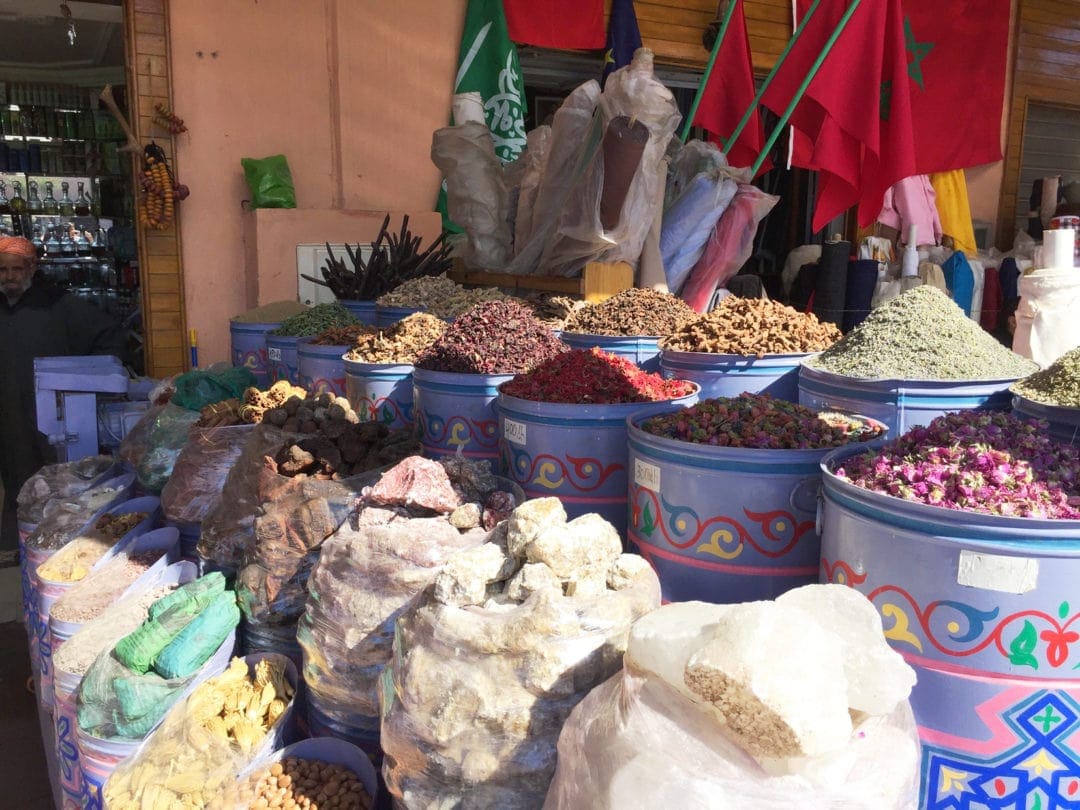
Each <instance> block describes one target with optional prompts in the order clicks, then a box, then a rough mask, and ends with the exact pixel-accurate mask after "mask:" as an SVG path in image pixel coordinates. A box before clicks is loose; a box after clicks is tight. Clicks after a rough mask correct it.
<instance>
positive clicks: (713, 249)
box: [681, 183, 780, 312]
mask: <svg viewBox="0 0 1080 810" xmlns="http://www.w3.org/2000/svg"><path fill="white" fill-rule="evenodd" d="M779 201H780V198H779V197H776V196H773V195H772V194H766V193H765V192H764V191H762V190H761V189H759V188H758V187H757V186H752V185H750V184H749V183H740V184H739V187H738V191H736V192H735V196H734V197H733V198H732V199H731V202H730V204H729V205H728V206H727V207H726V208H725V209H724V212H723V214H721V215H720V219H719V220H718V221H717V222H716V227H714V228H713V230H712V233H711V235H710V236H709V238H708V240H707V241H706V243H705V250H704V251H703V252H702V254H701V257H700V258H699V259H698V261H697V263H696V264H695V265H693V268H692V269H691V270H690V271H689V275H688V276H687V278H686V283H685V285H684V287H683V289H682V293H681V295H682V299H683V300H684V301H686V303H687V304H689V305H690V306H691V307H692V308H693V309H694V310H696V311H697V312H706V311H708V308H709V303H710V302H711V301H712V297H713V293H714V292H716V289H717V288H718V287H723V286H724V285H725V284H727V283H728V281H730V280H731V279H732V277H734V276H735V274H736V273H738V272H739V270H740V269H741V268H742V266H743V265H744V264H746V262H747V260H748V259H749V258H750V256H751V254H752V253H753V252H754V236H755V235H756V234H757V229H758V223H759V222H761V220H762V219H764V218H765V216H766V214H768V213H769V212H770V211H771V210H772V209H773V206H775V205H776V203H777V202H779Z"/></svg>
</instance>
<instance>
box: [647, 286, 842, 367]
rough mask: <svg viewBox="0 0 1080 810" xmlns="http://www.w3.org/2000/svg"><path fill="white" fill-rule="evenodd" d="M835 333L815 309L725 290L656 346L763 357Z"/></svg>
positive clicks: (823, 345) (824, 342)
mask: <svg viewBox="0 0 1080 810" xmlns="http://www.w3.org/2000/svg"><path fill="white" fill-rule="evenodd" d="M839 339H840V330H839V329H837V328H836V327H835V326H834V325H833V324H831V323H822V322H821V321H819V320H818V319H817V317H816V316H815V315H811V314H808V313H805V312H799V311H798V310H796V309H792V308H791V307H788V306H784V305H783V304H781V303H779V302H777V301H770V300H768V299H766V298H736V297H735V296H729V297H727V298H725V299H724V300H723V301H721V302H720V305H719V306H718V307H717V308H716V309H714V310H712V312H708V313H706V314H705V315H701V316H697V317H695V319H694V320H692V321H690V322H689V323H687V324H685V325H684V326H682V327H681V328H680V329H678V330H676V331H675V332H674V333H672V335H671V336H670V337H668V338H666V339H665V340H663V341H661V343H660V346H661V348H664V349H671V350H673V351H677V352H708V353H711V354H738V355H742V356H744V357H763V356H764V355H767V354H807V353H810V352H820V351H821V350H822V349H827V348H829V347H830V346H832V345H833V344H834V343H835V342H836V341H838V340H839Z"/></svg>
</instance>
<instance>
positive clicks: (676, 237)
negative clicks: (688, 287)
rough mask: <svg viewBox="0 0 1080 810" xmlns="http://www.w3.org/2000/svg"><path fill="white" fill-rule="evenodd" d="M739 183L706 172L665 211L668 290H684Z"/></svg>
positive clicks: (662, 240) (664, 255)
mask: <svg viewBox="0 0 1080 810" xmlns="http://www.w3.org/2000/svg"><path fill="white" fill-rule="evenodd" d="M738 187H739V186H738V183H736V182H735V181H734V180H732V179H731V178H730V177H726V176H724V175H722V174H718V173H713V172H703V173H701V174H699V175H697V177H695V178H694V179H693V180H691V181H690V184H689V185H688V186H687V187H686V190H685V191H683V193H682V194H680V195H679V197H678V198H677V199H676V200H675V201H674V202H673V203H672V204H671V207H670V208H668V210H667V211H665V212H664V222H663V225H662V227H661V231H660V258H661V259H662V260H663V262H664V274H665V275H666V276H667V285H668V289H669V290H674V291H681V290H682V288H683V285H684V284H686V280H687V278H688V277H689V276H690V272H691V270H693V268H694V265H695V264H696V263H697V261H698V259H700V258H701V254H702V253H703V252H704V250H705V244H706V243H707V242H708V241H709V236H710V235H711V234H712V233H713V230H714V228H715V226H716V223H717V221H718V220H719V219H720V217H721V215H722V214H723V213H724V210H725V209H726V208H727V207H728V205H729V204H730V203H731V201H732V199H733V198H734V197H735V192H736V191H737V190H738Z"/></svg>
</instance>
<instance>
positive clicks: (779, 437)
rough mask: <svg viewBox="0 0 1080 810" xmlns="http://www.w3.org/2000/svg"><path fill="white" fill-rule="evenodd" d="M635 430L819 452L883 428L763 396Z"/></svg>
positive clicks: (715, 402) (704, 404)
mask: <svg viewBox="0 0 1080 810" xmlns="http://www.w3.org/2000/svg"><path fill="white" fill-rule="evenodd" d="M641 429H642V430H644V431H645V432H646V433H652V434H653V435H655V436H662V437H664V438H665V439H677V440H678V441H683V442H693V443H694V444H711V445H715V446H717V447H746V448H753V449H756V450H823V449H827V448H830V447H840V446H841V445H845V444H851V443H852V442H868V441H871V440H873V439H876V438H878V437H879V436H881V435H882V433H883V432H884V430H885V426H884V425H882V424H880V423H877V422H868V421H866V420H865V419H859V418H856V417H853V416H847V415H845V414H840V413H829V412H822V413H815V412H814V411H812V410H810V409H809V408H806V407H803V406H802V405H796V404H795V403H794V402H787V401H785V400H782V399H773V398H772V397H770V396H769V395H768V394H740V395H739V396H737V397H717V398H715V399H706V400H702V401H701V402H699V403H697V404H696V405H693V406H691V407H689V408H684V409H683V410H681V411H675V412H674V413H668V414H663V415H662V416H653V417H651V418H649V419H646V420H645V421H644V422H642V423H641Z"/></svg>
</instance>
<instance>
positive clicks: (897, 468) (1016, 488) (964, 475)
mask: <svg viewBox="0 0 1080 810" xmlns="http://www.w3.org/2000/svg"><path fill="white" fill-rule="evenodd" d="M834 472H835V473H836V476H837V477H838V478H844V479H846V480H848V481H850V482H851V483H852V484H854V485H855V486H858V487H862V488H863V489H869V490H873V491H874V492H881V493H884V494H886V495H892V496H894V497H896V498H903V499H905V500H909V501H917V502H919V503H925V504H930V505H932V506H943V507H945V508H946V509H960V510H964V511H968V512H983V513H986V514H990V515H1007V516H1012V517H1031V518H1050V519H1054V520H1061V519H1065V520H1076V519H1080V508H1078V506H1080V490H1078V482H1080V448H1076V447H1073V446H1072V445H1067V444H1061V443H1058V442H1055V441H1053V440H1052V439H1051V438H1050V436H1049V434H1048V433H1047V432H1046V423H1045V422H1041V421H1039V420H1036V419H1021V418H1019V417H1017V416H1014V415H1013V414H1008V413H991V412H987V411H961V412H959V413H950V414H945V415H944V416H939V417H938V418H937V419H935V420H934V421H933V422H931V423H930V424H929V425H927V426H926V427H917V428H913V429H912V430H909V431H908V432H907V433H905V434H904V435H903V436H900V437H899V438H897V439H893V440H892V441H891V442H888V443H886V444H885V446H884V447H882V448H880V449H878V450H872V451H868V452H866V453H861V454H859V455H857V456H854V457H852V458H847V459H844V462H843V464H842V465H841V466H839V467H837V469H836V470H835V471H834Z"/></svg>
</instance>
